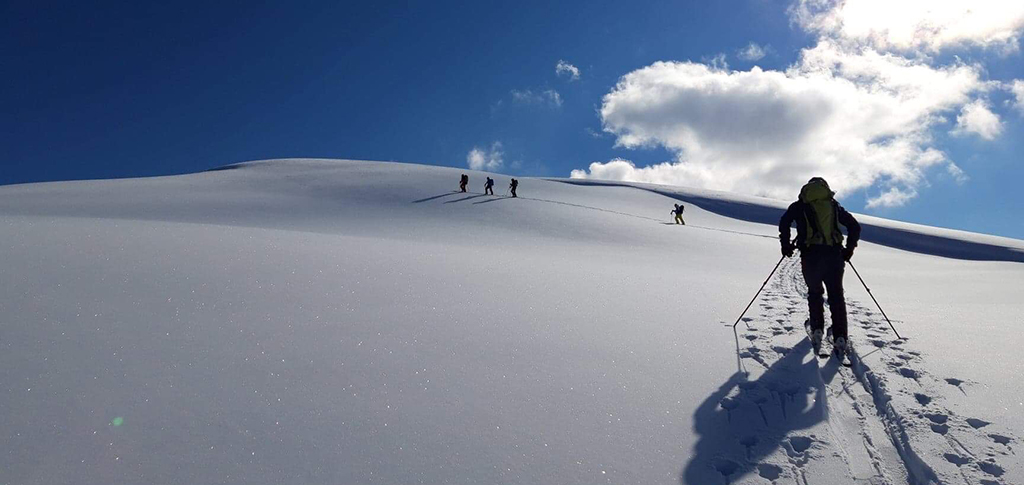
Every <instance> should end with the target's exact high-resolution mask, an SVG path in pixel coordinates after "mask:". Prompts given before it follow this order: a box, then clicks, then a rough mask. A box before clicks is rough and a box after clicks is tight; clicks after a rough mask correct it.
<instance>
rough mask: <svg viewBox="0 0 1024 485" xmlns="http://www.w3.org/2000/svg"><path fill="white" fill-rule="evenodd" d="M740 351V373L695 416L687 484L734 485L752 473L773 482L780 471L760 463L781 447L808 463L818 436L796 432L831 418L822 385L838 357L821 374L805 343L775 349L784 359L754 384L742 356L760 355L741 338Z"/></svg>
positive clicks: (685, 471)
mask: <svg viewBox="0 0 1024 485" xmlns="http://www.w3.org/2000/svg"><path fill="white" fill-rule="evenodd" d="M736 350H737V364H738V367H739V368H738V369H737V371H736V373H734V374H733V375H732V376H730V377H729V379H727V380H726V381H725V382H724V383H723V384H722V385H721V386H720V387H719V388H718V389H717V390H716V391H715V392H714V393H712V394H711V395H710V396H708V398H707V399H705V400H704V402H703V403H701V405H700V406H699V407H698V408H697V410H696V412H694V415H693V430H694V432H695V434H696V435H697V436H698V437H699V438H698V441H697V444H696V445H695V446H694V449H693V453H692V455H691V458H690V461H689V462H688V463H687V464H686V468H684V469H683V472H682V474H681V476H680V481H681V482H682V483H683V484H712V483H732V482H734V481H736V480H738V479H739V478H740V477H742V476H743V475H746V474H748V473H751V472H754V471H756V472H758V473H760V474H761V476H762V477H765V478H767V479H769V480H772V481H774V480H775V479H776V478H778V476H780V475H781V474H782V473H783V469H782V467H780V466H778V465H775V464H770V463H760V461H761V459H763V458H764V457H766V456H768V455H770V454H772V453H773V452H774V451H775V450H776V449H779V448H780V447H781V448H784V449H785V452H786V454H787V455H788V456H790V457H791V459H794V458H795V459H805V457H806V455H805V453H806V451H807V449H808V448H809V447H810V446H811V444H813V442H814V438H811V437H808V436H802V435H797V434H794V433H793V432H794V431H799V430H803V429H807V428H810V427H812V426H814V425H815V424H817V423H819V422H821V421H824V420H826V419H827V417H828V409H827V404H826V402H825V399H826V395H825V389H824V386H822V381H824V382H829V381H831V380H832V376H834V375H835V373H836V372H837V370H838V369H837V366H838V363H836V362H835V359H829V360H828V363H826V364H824V366H823V367H822V368H821V369H820V370H819V369H818V363H817V362H815V360H816V359H817V357H815V356H812V355H811V354H812V352H811V344H810V342H808V341H807V339H804V340H801V341H800V342H799V343H797V344H796V345H795V346H793V347H792V348H790V349H781V348H779V347H775V350H776V351H784V352H785V355H784V356H782V358H780V359H778V360H776V361H775V362H773V363H771V365H770V366H769V367H768V369H766V370H765V371H764V373H763V374H761V376H760V377H758V378H757V379H756V380H753V381H751V380H749V379H748V374H749V373H748V372H745V371H744V370H743V368H742V361H743V358H744V357H754V358H755V360H757V358H760V356H758V355H752V353H755V354H756V353H758V352H762V351H758V350H756V349H754V348H749V349H744V350H741V349H740V348H739V339H738V337H737V347H736ZM819 372H820V374H819ZM734 390H737V391H736V392H734Z"/></svg>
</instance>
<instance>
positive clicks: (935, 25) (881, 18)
mask: <svg viewBox="0 0 1024 485" xmlns="http://www.w3.org/2000/svg"><path fill="white" fill-rule="evenodd" d="M790 13H791V15H792V18H793V20H794V21H795V22H796V23H797V24H798V25H800V26H801V27H803V28H804V29H806V30H808V31H812V32H819V33H822V34H825V35H827V36H829V37H832V38H836V39H840V40H843V41H846V42H851V43H855V44H857V45H865V44H866V45H870V46H871V47H873V48H875V49H879V50H899V51H915V50H922V51H927V52H932V53H934V52H938V51H940V50H942V49H944V48H948V47H963V46H978V47H983V48H995V49H1000V50H1003V51H1014V50H1017V48H1018V40H1019V38H1020V33H1021V30H1022V29H1024V2H1020V1H1006V0H970V1H963V0H899V1H895V2H894V1H891V0H846V1H841V0H798V1H797V3H796V4H794V6H793V7H791V9H790Z"/></svg>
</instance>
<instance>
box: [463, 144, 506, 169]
mask: <svg viewBox="0 0 1024 485" xmlns="http://www.w3.org/2000/svg"><path fill="white" fill-rule="evenodd" d="M504 157H505V152H504V150H503V148H502V146H501V142H500V141H496V142H494V143H492V144H491V147H490V148H489V149H488V148H487V147H484V148H479V147H473V149H472V150H470V151H469V154H468V155H466V164H467V165H469V168H470V169H471V170H485V171H488V172H496V171H498V170H501V168H502V167H504V166H505V160H504Z"/></svg>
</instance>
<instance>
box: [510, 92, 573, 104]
mask: <svg viewBox="0 0 1024 485" xmlns="http://www.w3.org/2000/svg"><path fill="white" fill-rule="evenodd" d="M511 92H512V99H513V100H515V101H516V102H519V103H523V104H532V105H544V106H550V107H552V108H559V107H561V106H562V95H560V94H558V91H555V90H554V89H546V90H544V91H538V92H534V91H533V90H531V89H526V90H523V91H520V90H518V89H513V90H512V91H511Z"/></svg>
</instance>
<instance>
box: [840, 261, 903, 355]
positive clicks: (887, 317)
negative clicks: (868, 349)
mask: <svg viewBox="0 0 1024 485" xmlns="http://www.w3.org/2000/svg"><path fill="white" fill-rule="evenodd" d="M846 264H849V265H850V267H851V268H853V274H855V275H857V279H858V280H860V284H862V285H864V289H865V290H868V295H871V299H872V300H874V302H875V306H876V307H878V311H880V312H882V316H883V317H885V321H887V322H889V328H891V329H892V333H894V334H896V338H898V339H902V338H903V337H900V333H899V332H897V331H896V327H894V326H893V325H892V321H891V320H889V316H888V315H886V314H885V310H882V305H879V304H878V300H875V295H874V293H871V288H868V284H867V283H865V282H864V278H861V277H860V273H859V272H858V271H857V267H856V266H854V265H853V263H852V262H850V261H847V262H846Z"/></svg>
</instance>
